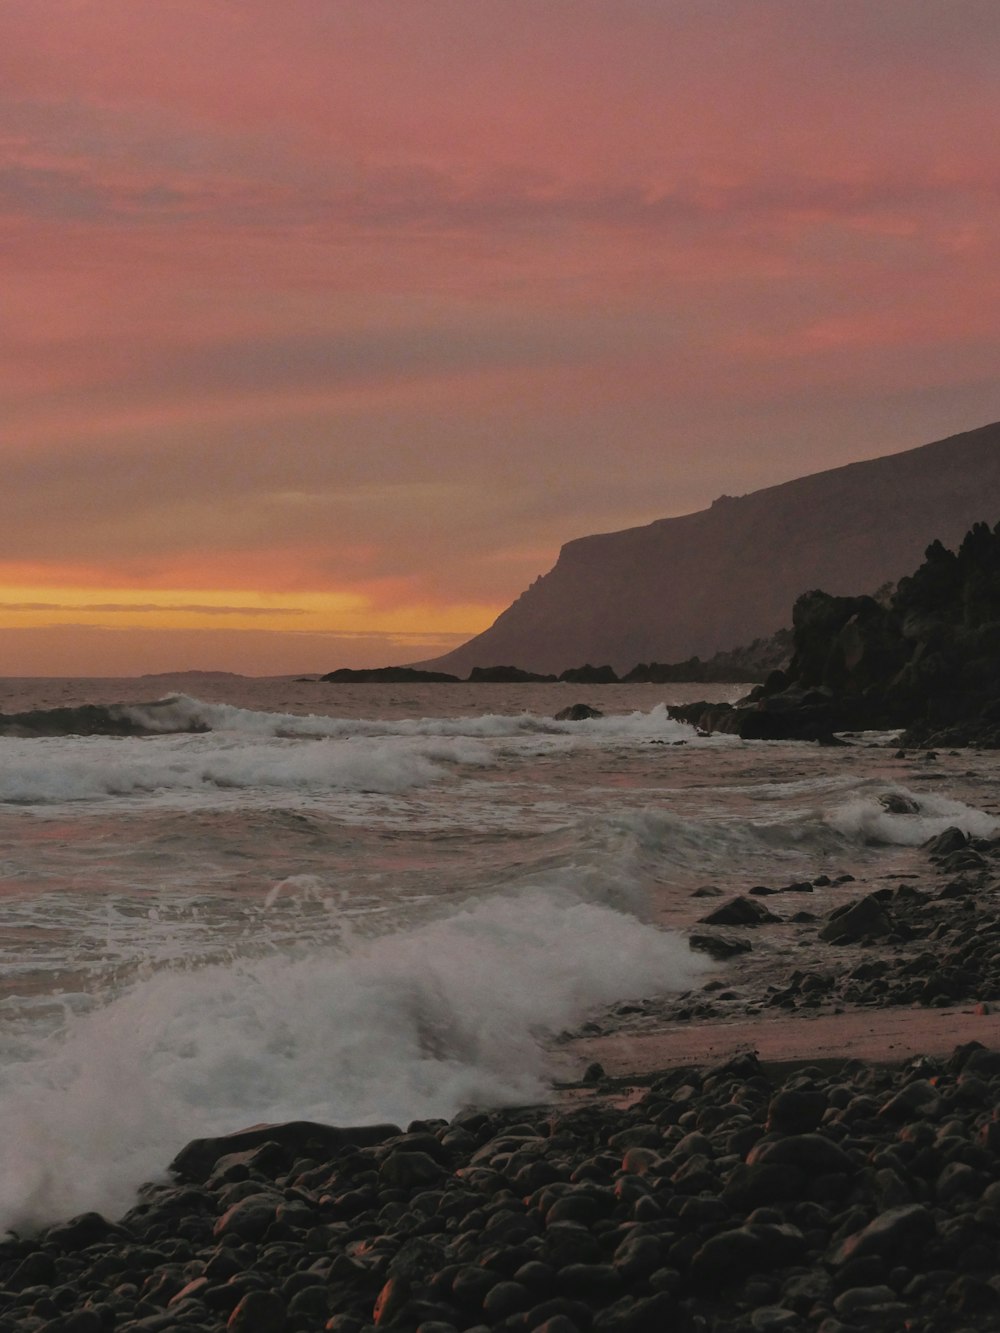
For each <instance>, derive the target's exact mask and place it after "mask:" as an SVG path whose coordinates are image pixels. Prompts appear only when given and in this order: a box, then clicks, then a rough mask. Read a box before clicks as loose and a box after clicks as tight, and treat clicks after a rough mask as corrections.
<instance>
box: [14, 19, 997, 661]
mask: <svg viewBox="0 0 1000 1333" xmlns="http://www.w3.org/2000/svg"><path fill="white" fill-rule="evenodd" d="M998 65H1000V6H998V5H997V4H996V3H995V0H921V3H920V4H919V5H914V4H913V3H912V0H880V3H878V4H871V3H870V0H815V3H810V4H808V5H804V4H802V3H801V0H757V2H756V3H754V4H753V5H746V4H742V3H739V0H546V3H545V4H544V5H540V4H538V3H537V0H477V2H476V3H475V4H469V3H468V0H406V3H401V2H400V0H337V3H331V2H330V0H289V3H288V4H286V5H274V4H273V3H266V2H265V0H172V3H170V4H169V5H166V4H163V5H161V4H136V3H135V0H0V146H2V154H0V253H2V255H3V265H4V273H3V289H2V290H3V297H2V312H3V315H2V319H0V402H2V404H3V410H2V412H0V466H2V469H3V481H2V485H0V674H2V675H28V674H39V675H95V674H103V675H126V674H132V673H136V672H148V671H156V670H163V671H167V670H185V669H195V668H197V669H206V670H234V671H241V672H245V673H247V674H271V673H277V672H287V673H298V672H315V671H325V670H329V669H331V668H333V667H336V666H342V665H349V666H361V665H383V664H385V663H387V662H400V661H414V660H419V659H420V658H421V657H430V656H433V655H436V654H438V653H441V652H444V651H446V650H447V649H448V648H450V647H453V646H455V645H457V644H458V643H460V642H462V641H463V640H464V639H466V638H468V637H470V636H471V635H473V634H475V633H477V632H479V631H480V630H482V629H484V628H485V627H486V626H487V625H488V624H489V623H490V622H491V621H492V619H493V618H494V617H495V616H496V615H497V614H498V613H499V612H500V611H501V610H502V609H503V608H504V607H505V606H506V605H508V604H509V603H510V602H511V601H512V600H513V599H514V598H515V597H516V596H517V595H518V594H519V593H520V592H521V591H522V590H523V589H524V588H525V587H527V585H528V584H529V583H530V582H531V581H532V580H533V579H534V578H535V577H537V576H538V575H539V574H540V573H543V572H545V571H546V570H547V569H548V568H550V567H551V565H552V564H553V562H554V560H555V558H556V556H557V554H558V550H559V547H560V545H561V544H562V543H563V542H565V541H567V540H570V539H572V538H574V537H577V536H581V535H584V534H586V533H590V532H598V531H609V530H613V529H617V528H622V527H627V526H631V525H634V524H639V523H646V522H649V521H651V520H653V519H655V518H661V517H665V516H667V515H671V514H679V513H685V512H689V511H691V510H695V509H699V508H703V507H705V506H706V505H708V504H709V503H710V502H711V501H712V500H713V499H714V498H715V497H716V496H717V495H719V494H721V493H728V494H740V493H743V492H746V491H750V490H754V489H757V488H759V487H761V486H766V485H771V484H775V483H778V482H781V481H784V480H787V479H789V478H791V477H794V476H798V475H802V474H804V473H807V472H814V471H819V470H822V469H824V468H828V467H835V466H838V465H840V464H843V463H848V462H851V461H854V460H856V459H860V458H866V457H873V456H876V455H879V454H885V453H891V452H894V451H896V450H901V449H906V448H911V447H914V446H915V445H918V444H921V443H925V442H927V441H930V440H933V439H937V438H940V437H942V436H944V435H948V434H953V433H955V432H958V431H961V430H965V429H970V428H972V427H975V426H978V425H981V424H984V423H985V422H988V421H992V420H995V419H996V418H997V417H1000V393H998V385H997V365H998V362H1000V357H998V352H1000V332H998V326H997V320H996V310H997V308H998V295H1000V293H998V290H997V289H998V285H1000V280H998V272H1000V266H998V264H997V255H998V253H1000V136H998V135H997V133H996V127H997V122H998V111H1000V91H998V88H997V82H996V77H995V74H996V69H997V67H998Z"/></svg>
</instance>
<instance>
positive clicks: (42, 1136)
mask: <svg viewBox="0 0 1000 1333" xmlns="http://www.w3.org/2000/svg"><path fill="white" fill-rule="evenodd" d="M703 970H704V963H703V962H702V961H700V960H698V959H696V958H695V956H694V955H692V954H691V953H690V951H689V950H688V948H687V946H686V945H685V944H684V943H683V942H682V941H681V940H680V939H679V938H678V937H676V936H673V935H671V934H669V933H665V932H662V931H659V930H656V929H655V928H653V927H651V926H648V925H644V924H642V923H641V922H639V921H638V920H636V919H635V918H634V917H631V916H628V915H625V914H623V913H621V912H617V911H614V910H612V909H610V908H608V907H606V906H604V905H602V904H600V903H596V902H585V901H581V900H579V899H574V898H572V897H571V896H569V895H567V894H559V893H555V894H553V893H543V892H540V891H535V892H533V893H524V894H520V895H515V896H513V897H507V898H491V899H488V900H485V901H482V902H480V903H479V904H478V905H473V906H470V907H468V908H466V909H465V910H462V911H459V912H457V913H456V914H454V915H452V916H450V917H448V918H447V919H444V920H439V921H436V922H434V923H432V924H429V925H425V926H423V927H421V928H419V929H416V930H413V931H410V932H403V933H397V934H392V935H387V936H384V937H382V938H379V939H376V940H374V941H368V942H357V943H355V945H354V946H353V947H351V948H345V949H344V950H343V951H342V952H339V953H329V954H326V955H323V956H314V957H310V958H308V959H299V960H297V961H289V960H287V959H284V958H280V957H270V958H268V959H266V960H263V961H261V960H258V961H248V962H243V963H241V964H239V965H234V966H231V967H221V966H214V967H207V968H203V969H200V970H192V971H161V972H159V973H158V974H156V975H154V976H152V977H150V978H149V979H148V980H146V981H144V982H141V983H140V984H138V985H136V986H135V987H134V988H133V989H131V990H130V991H128V992H127V993H126V994H124V995H122V996H121V997H120V998H118V999H115V1000H113V1001H112V1002H111V1003H109V1004H108V1005H106V1006H105V1007H103V1008H101V1009H99V1010H97V1011H96V1012H93V1013H91V1014H88V1015H85V1016H82V1017H80V1016H77V1017H73V1018H70V1020H69V1023H68V1026H67V1028H66V1030H65V1033H64V1034H63V1035H61V1036H60V1037H59V1038H58V1039H50V1040H49V1041H48V1042H47V1043H46V1044H45V1045H44V1046H42V1047H41V1048H40V1049H38V1050H36V1051H35V1052H34V1053H33V1054H32V1055H31V1056H29V1057H27V1058H24V1059H22V1060H20V1061H9V1060H8V1061H7V1062H6V1064H5V1067H4V1068H3V1070H2V1072H0V1124H2V1132H0V1227H13V1228H23V1227H30V1226H32V1225H36V1224H39V1223H41V1222H44V1221H46V1220H51V1219H52V1218H53V1217H56V1216H64V1215H68V1214H71V1213H74V1212H78V1211H80V1210H81V1209H89V1208H97V1209H100V1210H103V1211H105V1212H107V1213H109V1214H115V1213H117V1212H120V1211H121V1210H122V1209H124V1208H126V1207H127V1206H128V1205H129V1203H130V1200H131V1197H132V1194H133V1191H134V1189H135V1187H136V1186H137V1185H138V1184H139V1183H140V1182H141V1181H142V1180H143V1179H146V1178H149V1177H150V1176H152V1175H155V1174H158V1173H160V1172H161V1171H162V1169H163V1168H164V1166H165V1164H166V1162H167V1161H168V1160H169V1158H170V1156H171V1155H172V1154H173V1153H174V1152H175V1151H176V1150H177V1149H178V1148H179V1147H180V1146H181V1145H182V1144H183V1143H184V1142H185V1141H186V1140H187V1139H188V1138H191V1137H193V1136H196V1135H200V1134H205V1133H214V1132H223V1131H227V1130H232V1129H236V1128H239V1127H241V1126H244V1125H248V1124H251V1123H254V1122H258V1121H262V1120H263V1121H276V1120H282V1119H286V1118H301V1117H305V1118H311V1119H318V1120H323V1121H326V1122H330V1123H340V1124H350V1123H361V1122H368V1121H380V1120H390V1121H395V1122H397V1123H402V1124H404V1125H405V1124H406V1123H407V1122H408V1120H409V1119H411V1118H414V1117H422V1116H432V1115H451V1114H453V1113H454V1112H455V1111H456V1110H458V1109H459V1108H460V1107H461V1106H462V1105H464V1104H468V1103H488V1104H493V1105H496V1104H503V1103H508V1104H510V1103H517V1102H521V1101H524V1100H526V1099H531V1098H538V1097H540V1096H542V1095H543V1094H544V1089H545V1077H546V1071H547V1067H548V1059H547V1057H546V1054H545V1049H544V1046H543V1044H542V1043H543V1041H544V1038H545V1036H546V1035H547V1034H552V1033H554V1032H558V1031H559V1030H561V1029H562V1028H564V1027H566V1026H567V1025H571V1024H575V1023H578V1022H579V1021H580V1020H581V1019H582V1018H584V1017H585V1016H586V1015H587V1014H588V1013H590V1012H592V1011H593V1010H594V1009H595V1008H598V1007H601V1006H606V1005H608V1004H610V1003H612V1002H614V1001H617V1000H621V999H624V998H628V997H635V996H639V995H649V994H653V993H655V992H658V991H663V990H668V989H676V988H683V987H686V986H688V985H689V984H691V982H692V981H693V979H694V978H695V977H697V975H698V974H699V973H700V972H702V971H703Z"/></svg>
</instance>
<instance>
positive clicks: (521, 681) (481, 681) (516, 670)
mask: <svg viewBox="0 0 1000 1333" xmlns="http://www.w3.org/2000/svg"><path fill="white" fill-rule="evenodd" d="M555 679H556V678H555V676H542V675H539V674H538V673H537V672H535V671H522V670H521V668H520V667H516V666H492V667H473V668H472V670H471V671H470V672H469V684H470V685H536V684H547V683H549V682H551V681H554V680H555Z"/></svg>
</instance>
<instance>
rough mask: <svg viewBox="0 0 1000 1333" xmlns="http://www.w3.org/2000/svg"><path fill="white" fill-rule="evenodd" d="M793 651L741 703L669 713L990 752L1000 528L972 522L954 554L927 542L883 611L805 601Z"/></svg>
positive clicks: (998, 637)
mask: <svg viewBox="0 0 1000 1333" xmlns="http://www.w3.org/2000/svg"><path fill="white" fill-rule="evenodd" d="M792 619H793V626H794V628H793V634H794V647H795V652H794V655H793V657H792V661H791V663H790V665H789V668H788V670H787V672H775V673H774V675H773V676H772V677H771V678H769V680H768V681H766V682H765V683H764V685H762V686H759V687H758V688H757V689H755V690H753V691H751V693H750V695H749V696H748V697H747V699H746V700H744V701H743V702H742V703H741V704H740V705H737V706H736V707H727V706H726V705H724V704H722V705H718V704H716V705H708V704H705V705H697V704H696V705H690V706H687V707H684V708H677V709H675V710H672V711H673V715H674V716H675V717H678V718H680V719H682V720H684V721H689V722H693V723H695V724H696V725H698V726H701V727H702V728H704V729H707V730H717V731H728V732H734V733H736V734H738V735H740V736H743V737H744V738H745V739H748V740H823V739H830V738H832V735H833V733H834V732H836V731H846V730H860V729H865V728H895V727H905V728H907V731H906V734H905V735H904V738H903V739H904V743H906V744H910V745H921V744H926V745H938V746H961V745H969V744H976V745H980V746H984V747H989V748H993V749H996V748H1000V523H998V524H997V526H996V527H995V528H992V529H991V528H990V527H989V525H988V524H987V523H976V524H974V525H973V527H972V528H971V530H970V531H969V532H968V533H967V534H966V536H965V538H964V540H963V541H962V542H961V544H960V545H959V547H958V549H957V551H949V550H947V549H946V548H945V547H944V546H943V545H942V544H941V542H940V541H935V542H933V543H932V544H931V545H930V546H929V547H928V548H927V552H926V556H925V559H924V563H923V564H922V565H921V566H920V568H919V569H918V570H917V571H916V572H915V573H914V574H913V575H911V576H909V577H907V578H903V579H901V580H900V582H899V585H898V587H897V588H896V590H895V592H894V593H893V595H892V596H891V597H890V598H888V599H887V600H886V601H885V602H878V601H876V600H875V599H874V598H872V597H834V596H831V595H830V594H829V593H826V592H820V591H813V592H808V593H805V594H804V595H803V596H801V597H800V598H799V599H798V601H797V602H796V603H795V608H794V612H793V617H792Z"/></svg>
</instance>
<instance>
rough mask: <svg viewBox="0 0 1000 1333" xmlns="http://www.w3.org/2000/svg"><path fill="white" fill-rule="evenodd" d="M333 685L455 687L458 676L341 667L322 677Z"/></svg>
mask: <svg viewBox="0 0 1000 1333" xmlns="http://www.w3.org/2000/svg"><path fill="white" fill-rule="evenodd" d="M320 680H325V681H327V682H328V683H329V684H331V685H455V684H457V683H458V677H457V676H451V675H448V673H447V672H444V671H420V670H418V669H417V668H416V667H405V666H387V667H364V668H361V669H360V670H357V671H355V670H352V669H351V668H350V667H339V668H338V669H337V670H336V671H328V672H327V673H326V675H325V676H320Z"/></svg>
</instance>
